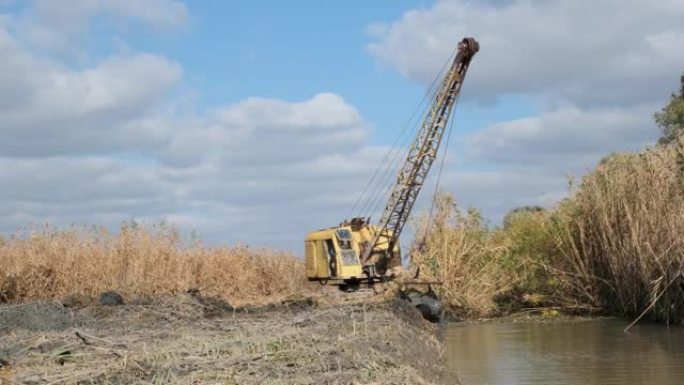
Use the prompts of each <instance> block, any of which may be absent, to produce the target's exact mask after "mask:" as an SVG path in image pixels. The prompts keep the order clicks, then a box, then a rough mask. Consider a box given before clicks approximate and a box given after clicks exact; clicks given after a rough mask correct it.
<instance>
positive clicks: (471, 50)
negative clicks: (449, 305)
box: [304, 38, 480, 290]
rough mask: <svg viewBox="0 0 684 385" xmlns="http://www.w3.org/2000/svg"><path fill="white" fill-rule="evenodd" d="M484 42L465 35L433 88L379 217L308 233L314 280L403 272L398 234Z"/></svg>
mask: <svg viewBox="0 0 684 385" xmlns="http://www.w3.org/2000/svg"><path fill="white" fill-rule="evenodd" d="M479 48H480V46H479V44H478V42H477V41H475V39H473V38H465V39H463V40H462V41H461V42H460V43H459V44H458V48H457V52H456V55H455V57H454V59H453V61H451V60H450V61H451V65H450V67H449V69H448V71H447V72H446V74H445V75H444V77H443V79H442V81H441V82H440V83H434V86H438V87H436V88H434V95H433V99H432V103H431V105H430V106H429V109H428V110H427V111H426V113H425V118H424V120H423V122H422V124H421V126H420V127H419V128H418V129H417V132H416V135H415V137H414V138H413V141H412V143H411V145H410V147H409V148H408V149H407V156H406V158H405V160H404V162H403V164H402V165H401V167H400V168H398V174H397V176H396V182H395V183H394V184H393V187H392V188H391V190H388V191H389V192H390V193H389V199H388V201H387V204H386V205H385V209H384V211H383V214H382V217H381V219H380V221H379V222H378V223H377V224H370V223H369V222H370V218H368V217H355V218H352V219H350V220H345V221H343V222H342V223H340V225H339V226H335V227H330V228H327V229H323V230H317V231H312V232H310V233H309V234H308V235H307V236H306V239H305V241H304V245H305V259H306V275H307V277H308V279H309V280H310V281H319V282H321V283H322V284H332V285H337V286H340V288H341V289H345V290H354V289H356V288H358V287H359V285H360V284H362V283H367V284H368V285H370V286H372V285H373V284H374V283H377V282H385V281H387V280H390V279H393V278H395V277H397V276H398V275H399V274H400V273H401V271H402V263H401V251H400V242H399V236H400V234H401V232H402V230H403V229H404V225H405V224H406V222H407V220H408V218H409V215H410V213H411V209H412V208H413V205H414V203H415V202H416V199H417V197H418V193H419V192H420V190H421V187H422V186H423V183H424V182H425V180H426V178H427V175H428V173H429V171H430V167H431V166H432V163H433V162H434V160H435V158H436V157H437V152H438V150H439V147H440V143H441V142H442V137H443V136H444V133H445V131H447V129H448V126H447V123H448V121H449V118H450V116H451V112H452V110H453V107H454V105H455V103H456V101H457V99H458V96H459V93H460V91H461V86H462V84H463V80H464V78H465V75H466V72H467V71H468V66H469V65H470V61H471V59H472V58H473V56H474V55H475V54H476V53H477V52H478V50H479Z"/></svg>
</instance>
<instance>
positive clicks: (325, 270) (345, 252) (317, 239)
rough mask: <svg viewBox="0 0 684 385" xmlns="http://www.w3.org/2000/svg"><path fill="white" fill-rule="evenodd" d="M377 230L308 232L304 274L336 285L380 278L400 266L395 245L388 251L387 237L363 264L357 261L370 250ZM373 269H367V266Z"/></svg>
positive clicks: (312, 279)
mask: <svg viewBox="0 0 684 385" xmlns="http://www.w3.org/2000/svg"><path fill="white" fill-rule="evenodd" d="M376 231H378V229H377V228H376V227H375V226H371V225H365V226H362V227H356V226H345V225H343V226H340V227H332V228H328V229H323V230H317V231H312V232H310V233H309V234H308V235H307V236H306V239H305V240H304V245H305V246H304V250H305V251H304V253H305V259H306V275H307V277H308V278H309V280H310V281H322V282H326V283H327V282H328V281H331V282H330V283H332V284H336V283H344V282H350V281H351V282H354V281H357V282H361V281H368V280H369V279H379V278H381V277H382V275H384V274H386V272H387V271H388V269H390V268H393V269H395V270H396V268H397V267H400V266H401V257H399V256H400V255H401V254H400V250H399V246H398V244H399V243H398V242H397V246H396V247H395V248H394V251H393V252H392V253H388V252H387V247H388V242H387V239H386V237H381V239H380V241H379V242H378V243H377V244H376V247H375V249H374V251H373V253H372V254H371V256H370V258H368V261H366V262H365V263H364V262H363V261H361V260H360V258H361V255H363V250H364V248H365V247H369V245H370V242H372V241H373V238H374V236H375V233H376ZM369 266H370V267H373V268H371V269H369V268H368V267H369Z"/></svg>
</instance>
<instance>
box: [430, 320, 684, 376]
mask: <svg viewBox="0 0 684 385" xmlns="http://www.w3.org/2000/svg"><path fill="white" fill-rule="evenodd" d="M626 326H627V323H626V322H624V321H621V320H614V319H598V320H587V321H552V322H551V321H550V322H500V323H496V322H494V323H473V324H466V323H463V324H450V325H447V326H445V327H444V329H443V330H442V333H443V334H442V339H443V341H444V342H445V345H446V358H447V361H448V365H449V366H450V368H451V369H454V371H456V373H458V374H459V376H460V377H461V378H462V379H463V381H464V382H465V383H466V384H467V385H479V384H487V385H518V384H525V385H533V384H558V385H564V384H568V385H570V384H572V385H579V384H582V385H583V384H596V385H599V384H600V385H612V384H616V385H637V384H639V385H642V384H659V385H669V384H677V385H684V328H682V327H670V328H668V327H666V326H662V325H652V324H644V325H638V326H635V327H633V328H632V329H630V331H629V333H624V332H623V329H624V328H625V327H626Z"/></svg>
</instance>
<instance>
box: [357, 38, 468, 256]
mask: <svg viewBox="0 0 684 385" xmlns="http://www.w3.org/2000/svg"><path fill="white" fill-rule="evenodd" d="M479 49H480V45H479V44H478V43H477V41H475V39H473V38H465V39H463V40H462V41H461V42H460V43H459V46H458V53H457V54H456V57H455V58H454V61H453V63H452V64H451V67H450V69H449V71H448V72H447V74H446V76H445V78H444V80H443V81H442V83H441V86H440V88H439V89H438V90H437V93H436V94H435V98H434V100H433V102H432V106H431V107H430V109H429V110H428V113H427V116H426V118H425V121H424V122H423V125H422V126H421V128H420V131H419V132H418V135H417V136H416V138H415V139H414V141H413V143H412V144H411V147H410V149H409V153H408V156H407V157H406V160H405V161H404V164H403V166H402V168H401V170H400V171H399V174H398V176H397V180H396V183H395V185H394V188H393V189H392V193H391V195H390V198H389V201H388V202H387V206H386V207H385V210H384V212H383V215H382V217H381V219H380V223H379V224H378V229H379V230H380V231H378V232H376V234H375V236H374V238H373V241H372V242H371V245H372V247H368V248H366V249H365V250H364V253H363V255H362V258H361V261H362V263H364V264H365V262H366V261H368V258H369V257H370V255H371V254H373V253H374V252H376V251H377V250H376V246H377V245H378V242H379V241H380V240H381V239H384V240H387V242H388V246H387V248H386V249H387V250H394V247H395V246H396V244H397V242H398V240H399V235H400V234H401V231H402V230H403V228H404V225H405V224H406V221H407V220H408V218H409V215H410V213H411V209H412V208H413V205H414V203H415V202H416V199H417V198H418V193H419V192H420V189H421V187H423V183H424V182H425V179H426V177H427V175H428V172H429V171H430V167H431V166H432V163H433V162H434V160H435V158H436V157H437V151H438V150H439V145H440V143H441V142H442V137H443V136H444V132H445V131H446V128H447V122H448V120H449V117H450V115H451V111H452V110H453V107H454V104H455V102H456V99H457V98H458V95H459V93H460V91H461V85H462V84H463V79H464V78H465V75H466V72H467V71H468V66H469V65H470V60H471V59H472V58H473V56H474V55H475V53H477V51H479Z"/></svg>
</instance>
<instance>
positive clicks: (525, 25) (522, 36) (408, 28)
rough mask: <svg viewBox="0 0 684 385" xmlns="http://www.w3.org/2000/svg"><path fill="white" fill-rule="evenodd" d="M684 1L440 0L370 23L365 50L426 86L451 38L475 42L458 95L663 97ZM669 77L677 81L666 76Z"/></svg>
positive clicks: (607, 99)
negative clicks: (474, 55)
mask: <svg viewBox="0 0 684 385" xmlns="http://www.w3.org/2000/svg"><path fill="white" fill-rule="evenodd" d="M683 18H684V3H682V1H681V0H669V1H658V2H643V1H639V0H628V1H622V0H608V1H601V2H595V1H590V0H579V1H569V0H552V1H523V0H515V1H508V2H501V3H497V2H495V3H490V2H474V1H468V0H438V1H437V2H436V3H435V4H434V6H432V7H429V8H424V9H417V10H412V11H408V12H406V13H404V15H403V16H402V17H401V18H400V19H399V20H397V21H395V22H392V23H389V24H385V25H380V26H375V27H374V28H373V29H372V31H371V32H373V35H374V39H375V41H374V42H372V43H370V44H369V45H368V50H369V52H370V53H371V54H372V55H373V56H375V57H376V58H377V59H378V60H380V61H381V62H382V63H386V64H388V65H390V66H392V67H394V68H396V69H397V70H399V71H400V72H401V73H402V74H404V75H405V76H407V77H409V78H411V79H414V80H418V81H422V82H427V81H428V80H431V79H432V78H433V77H434V74H435V73H437V71H438V70H439V68H440V66H441V64H442V63H443V62H444V60H446V58H447V56H448V55H449V54H450V53H451V52H452V51H453V50H454V48H455V46H456V43H457V42H458V40H459V39H460V38H462V37H464V36H474V37H476V38H477V39H478V40H479V41H480V45H481V50H480V52H479V53H478V55H477V58H476V62H475V63H474V64H473V66H472V68H471V70H470V72H469V79H468V88H467V91H468V93H467V95H464V99H466V100H467V99H474V98H478V99H481V100H493V99H495V98H496V96H497V95H501V94H540V93H541V94H544V95H545V96H546V97H547V98H550V99H552V100H561V101H563V102H568V101H569V102H571V103H573V104H575V105H580V106H586V105H596V104H606V103H610V104H625V105H630V104H634V103H640V102H642V101H644V100H648V101H652V100H654V99H657V100H660V99H662V97H663V95H667V93H668V92H669V90H670V88H671V87H672V84H673V81H675V80H676V79H677V74H678V73H679V72H680V71H681V70H682V68H681V63H682V62H684V39H681V36H682V33H684V27H682V22H681V21H682V19H683ZM673 79H675V80H673Z"/></svg>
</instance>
